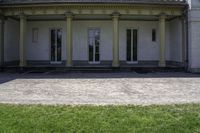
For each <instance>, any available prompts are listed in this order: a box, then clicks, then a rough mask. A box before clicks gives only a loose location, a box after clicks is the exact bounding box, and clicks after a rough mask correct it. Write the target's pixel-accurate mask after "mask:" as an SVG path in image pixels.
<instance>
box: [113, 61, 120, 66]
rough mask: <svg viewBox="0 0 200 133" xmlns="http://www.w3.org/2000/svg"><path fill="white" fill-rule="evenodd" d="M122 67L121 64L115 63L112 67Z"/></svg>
mask: <svg viewBox="0 0 200 133" xmlns="http://www.w3.org/2000/svg"><path fill="white" fill-rule="evenodd" d="M119 66H120V65H119V62H113V63H112V67H119Z"/></svg>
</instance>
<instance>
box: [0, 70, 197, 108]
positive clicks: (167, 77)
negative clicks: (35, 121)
mask: <svg viewBox="0 0 200 133" xmlns="http://www.w3.org/2000/svg"><path fill="white" fill-rule="evenodd" d="M0 103H12V104H67V105H77V104H93V105H110V104H120V105H121V104H134V105H150V104H179V103H200V75H198V74H191V73H183V72H175V73H172V72H165V73H158V72H156V73H147V74H138V73H135V72H129V73H128V72H116V73H24V74H17V73H0Z"/></svg>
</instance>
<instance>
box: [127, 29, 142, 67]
mask: <svg viewBox="0 0 200 133" xmlns="http://www.w3.org/2000/svg"><path fill="white" fill-rule="evenodd" d="M128 29H130V30H131V34H132V32H133V30H137V61H133V60H132V61H127V30H128ZM125 34H126V63H127V64H138V55H139V54H138V53H139V52H138V49H139V47H138V46H139V28H137V27H126V30H125ZM132 42H133V36H132V35H131V43H132ZM131 47H133V44H131ZM131 54H133V49H131ZM132 56H133V55H131V58H133V57H132Z"/></svg>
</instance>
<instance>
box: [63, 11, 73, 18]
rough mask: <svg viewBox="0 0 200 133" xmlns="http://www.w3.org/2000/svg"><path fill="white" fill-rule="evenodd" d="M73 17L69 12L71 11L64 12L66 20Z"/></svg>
mask: <svg viewBox="0 0 200 133" xmlns="http://www.w3.org/2000/svg"><path fill="white" fill-rule="evenodd" d="M73 16H74V13H73V12H71V11H66V12H65V17H66V18H73Z"/></svg>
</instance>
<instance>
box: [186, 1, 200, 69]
mask: <svg viewBox="0 0 200 133" xmlns="http://www.w3.org/2000/svg"><path fill="white" fill-rule="evenodd" d="M188 31H189V33H188V52H189V70H190V71H192V72H200V58H199V57H200V1H199V0H191V1H190V9H189V15H188Z"/></svg>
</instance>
